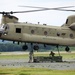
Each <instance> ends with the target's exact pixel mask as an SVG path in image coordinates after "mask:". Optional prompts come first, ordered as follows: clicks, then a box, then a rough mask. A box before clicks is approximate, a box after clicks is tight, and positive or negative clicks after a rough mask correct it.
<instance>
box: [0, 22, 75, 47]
mask: <svg viewBox="0 0 75 75" xmlns="http://www.w3.org/2000/svg"><path fill="white" fill-rule="evenodd" d="M7 25H8V30H6V32H7V34H2V35H1V36H0V39H3V40H11V41H18V42H28V43H42V44H50V45H66V46H73V45H75V31H73V30H71V29H70V28H68V27H59V26H50V25H40V24H31V23H8V24H7Z"/></svg>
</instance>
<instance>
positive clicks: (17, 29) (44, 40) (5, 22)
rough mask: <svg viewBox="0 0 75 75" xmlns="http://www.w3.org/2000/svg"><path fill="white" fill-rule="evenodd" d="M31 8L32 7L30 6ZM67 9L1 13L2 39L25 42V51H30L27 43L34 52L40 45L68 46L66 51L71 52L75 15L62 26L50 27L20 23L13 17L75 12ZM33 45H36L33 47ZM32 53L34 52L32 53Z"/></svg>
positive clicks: (74, 36) (74, 38) (74, 42)
mask: <svg viewBox="0 0 75 75" xmlns="http://www.w3.org/2000/svg"><path fill="white" fill-rule="evenodd" d="M29 7H30V6H29ZM69 7H73V6H67V7H58V8H44V7H35V8H39V9H38V10H28V11H17V12H13V11H11V12H0V14H2V21H1V27H0V39H2V40H10V41H13V43H14V42H15V41H17V42H18V43H19V42H24V43H25V45H24V46H23V47H22V48H23V49H24V50H27V49H28V46H27V45H26V43H31V47H32V48H33V49H34V50H38V49H39V46H38V44H40V43H41V44H44V46H46V44H47V45H56V46H57V47H58V46H59V45H63V46H66V48H65V50H66V51H69V50H70V49H69V47H68V46H75V15H72V16H69V17H68V18H67V20H66V22H65V24H63V25H62V26H60V27H58V26H50V25H41V24H31V23H27V22H26V23H20V22H18V18H17V17H15V16H12V15H11V14H14V13H28V12H37V11H45V10H60V11H75V10H66V9H64V8H69ZM33 43H35V44H36V45H34V46H33ZM31 52H32V51H31Z"/></svg>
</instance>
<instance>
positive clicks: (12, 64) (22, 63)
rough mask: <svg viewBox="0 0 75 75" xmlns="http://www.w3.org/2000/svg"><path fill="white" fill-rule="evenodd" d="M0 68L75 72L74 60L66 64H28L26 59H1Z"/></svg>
mask: <svg viewBox="0 0 75 75" xmlns="http://www.w3.org/2000/svg"><path fill="white" fill-rule="evenodd" d="M0 67H4V68H5V67H6V68H17V67H28V68H29V67H30V68H47V69H52V70H75V60H73V61H72V60H70V61H69V60H68V61H67V62H53V63H51V62H43V63H28V59H8V60H7V59H1V60H0Z"/></svg>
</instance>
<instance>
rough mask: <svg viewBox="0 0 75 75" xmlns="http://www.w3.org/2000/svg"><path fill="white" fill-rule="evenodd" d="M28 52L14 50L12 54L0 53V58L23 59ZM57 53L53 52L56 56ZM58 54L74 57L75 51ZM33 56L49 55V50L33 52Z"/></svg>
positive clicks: (26, 56)
mask: <svg viewBox="0 0 75 75" xmlns="http://www.w3.org/2000/svg"><path fill="white" fill-rule="evenodd" d="M28 55H29V53H28V52H27V53H25V52H24V53H22V54H17V53H16V52H15V53H14V54H13V53H11V52H9V53H7V52H6V53H3V52H2V53H0V59H25V58H28V57H29V56H28ZM58 55H59V54H58V53H57V52H55V56H58ZM60 55H61V56H62V57H63V59H75V52H72V53H66V52H60ZM34 56H49V52H35V53H34Z"/></svg>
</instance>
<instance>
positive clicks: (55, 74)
mask: <svg viewBox="0 0 75 75" xmlns="http://www.w3.org/2000/svg"><path fill="white" fill-rule="evenodd" d="M64 74H65V75H75V70H63V71H59V70H50V69H37V68H12V69H11V68H10V69H7V68H0V75H64Z"/></svg>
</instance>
